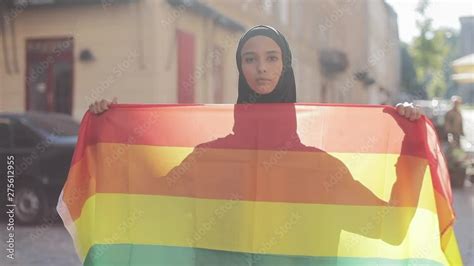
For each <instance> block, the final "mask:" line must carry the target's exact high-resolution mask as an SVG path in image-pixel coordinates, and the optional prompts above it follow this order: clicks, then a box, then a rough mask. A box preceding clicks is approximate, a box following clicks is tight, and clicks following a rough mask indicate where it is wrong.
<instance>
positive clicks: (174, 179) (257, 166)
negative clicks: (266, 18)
mask: <svg viewBox="0 0 474 266" xmlns="http://www.w3.org/2000/svg"><path fill="white" fill-rule="evenodd" d="M236 60H237V67H238V70H239V86H238V89H239V93H238V100H237V103H238V104H237V105H235V108H234V126H233V130H232V131H233V132H232V133H230V134H228V135H227V136H225V137H222V138H218V139H216V140H213V141H210V142H207V143H202V144H199V145H197V146H196V147H195V149H194V150H193V151H192V152H191V153H189V154H188V155H187V156H186V158H185V159H184V160H183V161H182V162H181V163H179V165H177V166H175V167H173V168H172V169H171V170H170V171H169V172H168V173H167V174H166V176H161V177H157V178H154V181H155V183H154V184H153V185H155V186H159V187H171V188H172V190H173V191H175V192H176V194H177V195H178V194H179V195H184V196H185V195H193V198H195V199H196V200H197V201H198V199H203V198H217V199H225V200H239V199H240V200H250V202H252V201H262V202H266V201H271V199H272V197H275V196H276V195H284V196H285V198H287V199H288V200H289V201H290V202H322V203H324V202H335V203H337V204H342V205H357V206H385V207H390V206H398V204H399V202H400V201H403V202H404V204H410V206H417V202H418V199H419V194H420V193H419V191H420V189H421V184H422V180H423V174H424V173H425V171H426V169H427V165H426V164H425V163H419V164H414V163H413V162H412V161H410V160H409V159H407V157H406V156H405V157H403V156H400V157H399V158H398V160H397V163H396V169H395V170H394V171H396V176H397V180H396V182H395V183H394V184H393V186H392V189H391V194H390V199H388V201H385V200H383V199H381V198H379V197H377V196H376V195H375V194H374V193H373V192H372V191H371V190H370V189H369V188H367V187H365V186H364V185H363V184H362V183H360V182H359V181H357V180H355V179H354V177H353V176H352V174H351V173H350V171H349V169H348V168H347V167H346V166H345V165H344V163H343V162H342V161H341V160H339V159H337V158H336V157H334V156H332V155H330V154H329V153H326V152H325V151H323V150H320V149H318V148H316V147H310V146H307V145H305V144H303V143H302V142H301V140H300V138H299V136H298V133H297V130H296V129H297V119H296V111H295V107H294V105H293V104H292V103H295V102H296V86H295V79H294V75H293V69H292V66H291V61H292V58H291V51H290V49H289V47H288V43H287V41H286V40H285V38H284V37H283V35H281V34H280V33H279V32H278V31H277V30H275V29H274V28H272V27H269V26H257V27H254V28H252V29H250V30H249V31H248V32H247V33H245V34H244V35H243V36H242V38H241V40H240V42H239V45H238V48H237V53H236ZM112 103H116V99H114V101H113V102H112ZM252 103H287V104H281V105H279V106H278V107H275V106H266V107H268V108H269V109H271V110H270V111H269V112H266V113H265V112H258V110H261V105H253V104H252ZM110 104H111V102H108V101H106V100H102V101H100V102H96V103H94V104H91V106H90V111H91V112H93V113H96V114H100V113H101V112H103V111H105V110H107V109H108V107H109V105H110ZM269 109H265V110H266V111H268V110H269ZM397 109H398V113H399V114H393V115H394V116H397V115H402V116H404V117H406V118H408V119H410V120H415V119H418V118H419V117H420V112H419V111H418V109H416V108H415V107H413V105H410V104H399V105H398V106H397ZM269 113H271V115H268V114H269ZM408 146H409V143H408V142H405V141H403V144H402V150H404V149H408V148H409V147H408ZM281 149H284V151H296V152H295V153H291V152H290V153H288V154H286V155H285V156H282V158H281V159H280V160H279V161H278V162H277V163H276V164H275V165H272V166H271V167H270V166H269V167H266V164H265V162H269V161H271V158H272V154H273V153H272V152H266V151H275V150H276V151H278V150H281ZM229 150H230V151H231V152H229ZM303 151H304V152H307V153H306V154H305V156H304V157H301V156H300V155H299V154H301V153H298V152H303ZM262 162H263V163H262ZM333 179H334V180H333ZM328 180H330V181H331V182H332V181H334V184H332V183H331V184H332V185H328V182H327V181H328ZM131 182H139V180H132V181H131ZM407 195H408V196H407ZM197 201H196V202H197ZM235 204H236V206H237V207H235V209H232V211H229V213H228V214H226V215H222V217H220V218H219V221H218V225H219V226H220V228H224V227H225V226H226V225H232V226H229V227H228V230H224V231H225V235H215V234H214V235H213V234H210V233H209V235H198V236H193V237H192V238H190V240H189V243H188V244H189V248H191V249H192V250H191V251H190V252H191V253H190V254H192V258H193V264H192V265H339V264H340V263H341V262H340V261H338V260H339V258H338V255H339V254H340V253H339V249H340V248H341V247H340V236H341V234H342V232H343V231H344V232H351V233H354V234H359V235H363V236H365V237H368V238H373V239H381V240H383V241H384V242H386V243H389V244H391V245H400V243H401V242H402V241H403V240H404V238H405V236H406V234H407V230H408V227H409V225H410V223H411V221H412V218H413V217H414V214H415V209H414V208H413V210H412V209H409V210H407V211H404V212H403V213H400V212H398V211H391V212H390V211H389V212H387V214H385V215H384V220H383V221H390V222H391V223H390V224H389V225H390V226H387V223H382V222H379V223H373V224H371V228H370V229H368V230H364V228H365V227H366V225H367V221H370V220H371V219H373V217H379V216H380V213H378V212H379V211H378V209H376V208H372V209H364V210H365V211H363V212H360V213H347V212H345V211H341V210H343V209H337V210H336V209H335V210H334V211H327V212H323V213H315V214H314V215H310V214H301V215H302V216H301V217H300V218H298V216H296V219H299V220H296V221H295V223H304V224H310V225H317V224H321V225H323V226H319V227H318V226H314V227H312V232H313V234H312V235H309V234H308V233H306V232H303V231H302V230H299V231H298V230H296V229H295V230H294V231H292V233H291V234H292V237H295V239H298V241H299V244H300V245H302V246H305V247H309V248H310V249H311V250H313V251H314V252H316V253H318V254H319V253H320V254H323V255H322V256H319V257H316V256H315V257H310V256H293V255H292V256H274V255H272V254H267V253H271V252H268V250H267V247H266V246H260V244H262V243H254V244H255V245H256V246H255V247H253V250H252V251H250V252H248V253H245V252H244V253H243V252H234V251H229V250H215V249H206V248H203V247H202V241H204V240H206V239H207V238H209V239H211V240H209V241H211V242H212V241H214V242H213V243H226V244H228V245H229V246H233V247H236V246H239V245H243V244H242V243H253V242H252V241H254V240H255V239H254V237H255V236H254V235H248V234H246V233H248V232H249V227H250V228H251V229H250V230H257V231H258V232H260V233H261V232H263V231H265V230H267V229H268V228H261V227H258V226H263V225H265V224H266V222H269V221H270V220H274V219H277V218H275V217H266V216H265V212H264V211H263V210H262V209H261V208H260V209H258V210H255V211H254V212H249V211H247V212H246V211H242V209H241V208H243V207H242V206H241V205H238V203H235ZM192 208H193V209H192V210H188V209H186V208H185V207H183V209H182V210H180V212H181V213H189V215H190V217H194V218H195V219H196V221H198V220H199V218H202V215H205V214H203V213H201V212H200V211H199V209H198V208H197V207H196V209H194V206H192ZM255 208H257V206H255ZM288 208H290V207H288ZM239 210H240V211H239ZM293 211H294V210H291V209H288V210H287V212H288V213H293ZM296 214H298V213H296ZM280 218H281V217H280ZM252 221H253V222H254V223H251V222H252ZM276 224H278V223H276ZM196 226H198V224H196ZM216 226H217V225H216ZM297 226H298V225H296V226H295V228H296V227H297ZM387 228H389V230H387ZM157 230H167V229H166V228H164V229H163V228H162V229H160V228H157ZM211 235H212V236H211ZM216 238H217V239H216ZM260 240H261V239H260ZM206 241H207V240H206ZM279 241H282V242H283V241H287V240H286V239H284V238H282V239H280V240H279ZM288 241H290V240H288ZM256 242H258V241H256ZM278 243H279V242H277V244H278ZM344 243H345V244H347V241H346V242H344ZM264 244H265V243H264ZM356 244H357V243H356ZM272 245H273V244H272ZM272 245H270V246H269V248H272V247H273V246H272ZM358 246H359V245H354V247H358ZM346 248H351V246H348V247H346ZM367 248H369V247H367ZM229 249H230V250H231V248H229ZM188 251H189V250H188ZM259 251H260V252H259ZM367 261H369V260H367ZM374 262H379V263H380V261H377V258H374V259H373V262H372V263H374ZM353 263H354V264H361V263H362V264H364V262H361V261H356V260H354V261H353Z"/></svg>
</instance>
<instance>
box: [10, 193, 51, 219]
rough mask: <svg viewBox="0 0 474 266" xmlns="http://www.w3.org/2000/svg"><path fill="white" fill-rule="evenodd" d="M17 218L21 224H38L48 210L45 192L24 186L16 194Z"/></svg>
mask: <svg viewBox="0 0 474 266" xmlns="http://www.w3.org/2000/svg"><path fill="white" fill-rule="evenodd" d="M15 194H16V195H15V216H16V218H17V219H18V222H19V223H22V224H35V223H38V222H39V221H40V220H41V219H42V218H43V216H44V214H45V213H46V212H47V210H48V202H47V200H46V196H45V194H44V192H43V191H42V190H41V189H39V188H36V187H32V186H24V187H20V188H18V189H17V191H16V193H15Z"/></svg>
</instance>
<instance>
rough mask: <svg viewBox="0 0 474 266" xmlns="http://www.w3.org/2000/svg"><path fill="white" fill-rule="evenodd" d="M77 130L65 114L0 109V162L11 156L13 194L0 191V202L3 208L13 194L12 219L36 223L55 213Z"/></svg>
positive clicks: (3, 171)
mask: <svg viewBox="0 0 474 266" xmlns="http://www.w3.org/2000/svg"><path fill="white" fill-rule="evenodd" d="M78 131H79V123H77V122H76V121H74V120H73V119H72V118H71V117H70V116H68V115H64V114H58V113H39V112H27V113H0V158H1V161H0V163H2V164H4V165H5V164H6V163H7V159H8V161H11V159H12V158H13V160H14V163H13V165H14V187H13V190H10V192H12V191H13V195H12V194H11V193H7V195H5V194H4V193H2V199H1V200H0V202H1V204H2V208H6V207H7V206H6V204H11V202H9V201H8V199H7V196H14V197H13V203H14V204H15V207H14V208H15V221H18V222H19V223H23V224H35V223H39V222H41V220H42V219H43V218H45V217H46V216H47V215H51V214H53V213H54V211H55V210H54V207H55V206H56V204H57V200H58V198H59V194H60V192H61V189H62V187H63V185H64V183H65V181H66V178H67V174H68V171H69V167H70V164H71V160H72V155H73V152H74V148H75V145H76V142H77V134H78ZM10 164H11V162H10ZM0 169H1V170H0V171H1V175H0V176H1V177H2V178H1V180H0V184H1V189H2V190H3V191H6V190H7V178H5V177H6V176H7V171H6V170H7V168H6V167H1V168H0ZM10 174H11V172H10ZM4 195H5V196H4ZM2 215H5V211H2Z"/></svg>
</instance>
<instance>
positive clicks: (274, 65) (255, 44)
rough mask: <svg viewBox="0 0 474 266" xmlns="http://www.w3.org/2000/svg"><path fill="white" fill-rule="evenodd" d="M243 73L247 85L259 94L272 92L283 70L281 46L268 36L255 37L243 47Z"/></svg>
mask: <svg viewBox="0 0 474 266" xmlns="http://www.w3.org/2000/svg"><path fill="white" fill-rule="evenodd" d="M241 56H242V72H243V74H244V77H245V79H246V80H247V83H248V84H249V86H250V88H252V90H253V91H255V92H257V93H258V94H268V93H270V92H272V91H273V90H274V89H275V87H276V85H277V84H278V81H279V79H280V75H281V72H282V70H283V60H282V52H281V49H280V46H278V44H277V43H276V42H275V41H274V40H272V39H271V38H268V37H266V36H255V37H252V38H250V39H248V40H247V42H246V43H245V44H244V46H243V47H242V51H241Z"/></svg>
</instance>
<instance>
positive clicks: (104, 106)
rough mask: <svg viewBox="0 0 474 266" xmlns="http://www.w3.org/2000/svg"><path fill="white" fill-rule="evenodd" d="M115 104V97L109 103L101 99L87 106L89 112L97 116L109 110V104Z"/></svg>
mask: <svg viewBox="0 0 474 266" xmlns="http://www.w3.org/2000/svg"><path fill="white" fill-rule="evenodd" d="M116 103H117V97H114V99H113V100H112V101H111V102H110V101H107V100H105V99H102V100H101V101H95V102H93V103H92V104H91V105H89V112H91V113H94V114H96V115H99V114H101V113H103V112H105V111H107V110H109V106H110V105H111V104H116Z"/></svg>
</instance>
